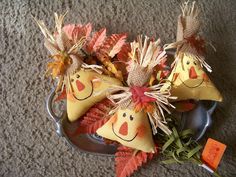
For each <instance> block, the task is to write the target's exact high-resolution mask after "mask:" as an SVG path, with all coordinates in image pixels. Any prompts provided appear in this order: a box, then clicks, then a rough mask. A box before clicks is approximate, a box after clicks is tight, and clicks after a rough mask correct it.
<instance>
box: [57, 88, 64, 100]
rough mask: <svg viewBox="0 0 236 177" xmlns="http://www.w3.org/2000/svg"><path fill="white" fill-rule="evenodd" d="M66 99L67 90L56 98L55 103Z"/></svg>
mask: <svg viewBox="0 0 236 177" xmlns="http://www.w3.org/2000/svg"><path fill="white" fill-rule="evenodd" d="M64 99H66V88H64V89H63V91H62V92H61V93H60V94H59V95H58V96H57V97H56V98H55V100H54V101H55V102H57V101H61V100H64Z"/></svg>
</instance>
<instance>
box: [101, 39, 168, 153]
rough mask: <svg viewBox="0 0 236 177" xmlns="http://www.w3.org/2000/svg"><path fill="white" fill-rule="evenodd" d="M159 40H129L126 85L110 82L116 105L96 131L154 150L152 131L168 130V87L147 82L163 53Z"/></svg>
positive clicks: (166, 131)
mask: <svg viewBox="0 0 236 177" xmlns="http://www.w3.org/2000/svg"><path fill="white" fill-rule="evenodd" d="M159 44H160V40H157V41H149V39H148V38H147V37H145V40H144V43H143V42H142V37H140V36H139V37H138V40H137V42H136V41H134V42H133V43H131V49H132V51H131V53H130V54H129V55H130V58H131V60H130V62H129V66H128V67H127V68H128V69H127V70H128V78H127V85H128V86H127V87H125V86H122V87H119V86H114V85H112V86H111V88H110V92H114V91H115V92H114V93H113V94H112V93H110V95H109V96H108V98H109V99H110V100H111V101H112V102H113V103H115V104H116V108H115V109H114V110H113V111H112V113H113V114H114V115H113V116H112V117H111V118H110V119H109V121H108V122H106V123H105V124H104V125H103V126H102V127H101V128H99V129H98V130H97V134H98V135H100V136H102V137H104V138H107V139H110V140H114V141H118V142H119V143H121V144H123V145H125V146H127V147H131V148H133V149H137V150H141V151H144V152H152V153H154V151H155V144H154V141H153V136H152V132H153V133H154V134H155V133H156V128H157V127H159V128H161V129H162V130H163V131H164V132H165V133H167V134H170V133H171V131H170V130H169V129H168V127H167V126H166V125H165V121H164V119H163V116H164V113H163V110H162V109H164V110H167V111H168V109H167V107H168V106H171V105H170V104H169V102H168V98H171V97H170V94H169V91H168V89H167V91H166V93H161V92H160V89H161V87H162V85H153V86H150V85H148V84H149V81H150V78H151V75H152V73H153V71H154V67H155V66H156V65H157V64H159V63H160V62H161V61H162V60H163V59H165V57H166V55H165V52H163V51H161V48H160V46H159Z"/></svg>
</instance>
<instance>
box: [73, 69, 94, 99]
mask: <svg viewBox="0 0 236 177" xmlns="http://www.w3.org/2000/svg"><path fill="white" fill-rule="evenodd" d="M93 79H95V78H93V76H92V75H91V74H88V73H86V71H83V70H81V71H79V72H77V73H75V74H74V75H72V76H71V77H70V83H71V87H72V89H73V91H74V93H71V94H72V96H73V97H74V99H76V100H78V101H82V100H86V99H88V98H89V97H91V96H92V94H93V92H94V84H93Z"/></svg>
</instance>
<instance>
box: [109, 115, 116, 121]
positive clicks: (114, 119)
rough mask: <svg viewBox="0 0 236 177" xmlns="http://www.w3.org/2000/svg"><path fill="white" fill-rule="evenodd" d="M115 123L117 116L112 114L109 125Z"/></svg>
mask: <svg viewBox="0 0 236 177" xmlns="http://www.w3.org/2000/svg"><path fill="white" fill-rule="evenodd" d="M116 121H117V114H114V115H113V116H112V117H111V118H110V122H111V123H115V122H116Z"/></svg>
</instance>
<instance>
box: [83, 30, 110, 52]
mask: <svg viewBox="0 0 236 177" xmlns="http://www.w3.org/2000/svg"><path fill="white" fill-rule="evenodd" d="M105 38H106V28H102V29H101V30H99V31H98V32H96V33H95V34H94V35H93V37H92V39H91V40H90V41H89V43H88V44H87V47H86V49H87V52H88V53H92V52H96V51H97V50H98V49H99V47H100V46H101V45H102V44H103V42H104V40H105Z"/></svg>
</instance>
